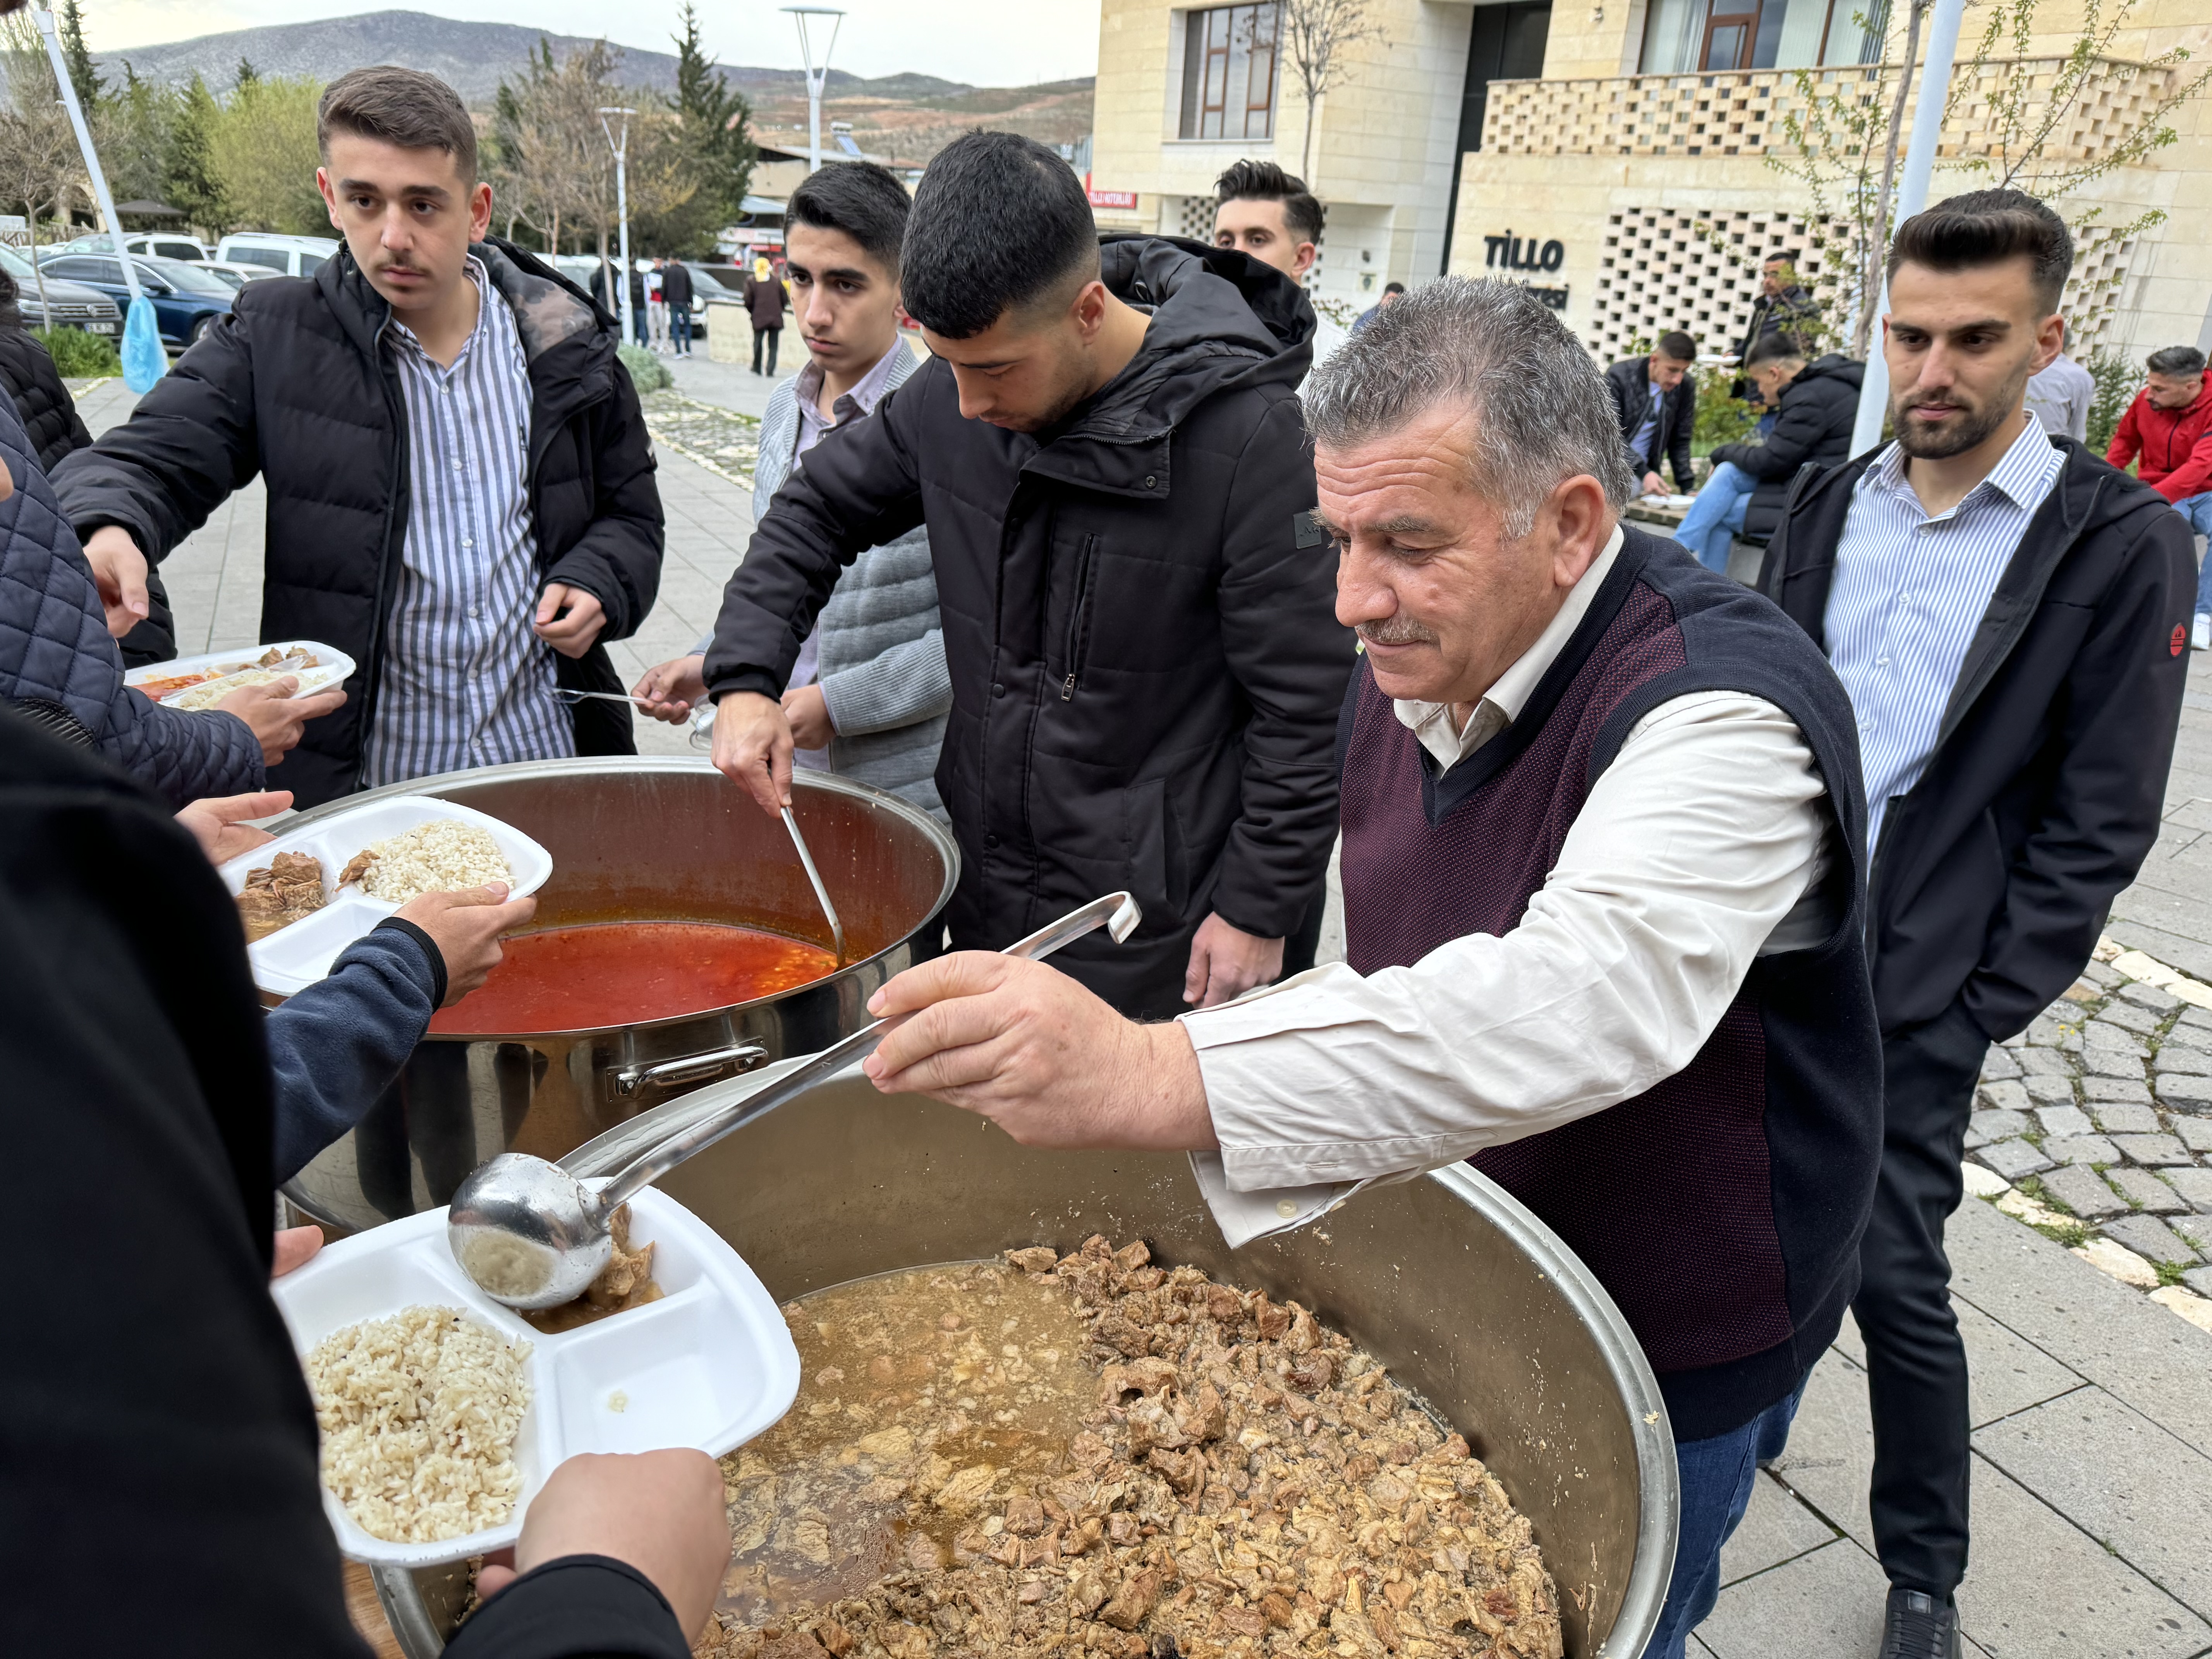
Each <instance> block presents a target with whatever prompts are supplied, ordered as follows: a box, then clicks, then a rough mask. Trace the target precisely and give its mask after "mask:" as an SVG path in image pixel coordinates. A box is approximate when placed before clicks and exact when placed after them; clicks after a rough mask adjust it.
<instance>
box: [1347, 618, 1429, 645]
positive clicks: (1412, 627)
mask: <svg viewBox="0 0 2212 1659" xmlns="http://www.w3.org/2000/svg"><path fill="white" fill-rule="evenodd" d="M1355 631H1356V632H1357V633H1358V635H1359V637H1360V638H1361V639H1362V640H1364V641H1366V642H1367V643H1368V644H1369V645H1434V644H1435V643H1436V642H1437V635H1436V630H1435V629H1432V628H1431V627H1429V626H1428V625H1427V624H1426V623H1418V622H1415V621H1414V620H1413V618H1412V617H1390V618H1389V619H1388V620H1387V621H1384V622H1378V623H1360V624H1359V626H1358V629H1356V630H1355Z"/></svg>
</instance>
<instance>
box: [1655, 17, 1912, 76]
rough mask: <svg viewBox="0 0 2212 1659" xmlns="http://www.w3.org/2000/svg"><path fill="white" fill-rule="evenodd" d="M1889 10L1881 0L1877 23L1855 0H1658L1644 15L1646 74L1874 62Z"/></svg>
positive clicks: (1876, 18)
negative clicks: (1866, 23)
mask: <svg viewBox="0 0 2212 1659" xmlns="http://www.w3.org/2000/svg"><path fill="white" fill-rule="evenodd" d="M1886 13H1887V6H1886V4H1885V3H1883V0H1876V3H1875V5H1874V7H1873V8H1872V19H1873V21H1872V26H1871V27H1861V26H1860V25H1859V23H1858V22H1857V19H1858V18H1859V17H1860V16H1861V15H1864V14H1861V13H1858V12H1857V11H1855V10H1854V9H1852V0H1652V4H1651V7H1650V10H1648V11H1647V12H1646V13H1645V14H1644V56H1643V58H1642V65H1641V67H1642V73H1644V74H1645V75H1694V74H1699V73H1711V72H1715V71H1724V70H1749V69H1804V68H1809V67H1811V66H1812V65H1814V64H1852V63H1857V64H1869V63H1873V62H1874V61H1875V59H1876V58H1879V57H1880V56H1881V39H1882V26H1883V21H1884V18H1885V15H1886Z"/></svg>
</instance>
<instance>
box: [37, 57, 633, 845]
mask: <svg viewBox="0 0 2212 1659" xmlns="http://www.w3.org/2000/svg"><path fill="white" fill-rule="evenodd" d="M321 125H322V142H323V154H324V155H325V161H326V165H325V167H324V168H323V169H322V170H321V171H320V172H319V173H318V174H317V179H318V181H319V184H320V185H321V186H322V188H323V190H324V192H325V200H326V201H327V202H328V204H329V205H330V209H331V220H332V222H333V223H334V224H337V226H339V227H340V228H342V229H343V230H344V232H345V234H346V243H347V246H345V248H343V249H342V250H341V251H340V252H339V253H338V255H337V258H333V259H331V260H330V261H328V262H327V263H326V264H324V265H323V267H322V269H321V270H319V271H318V272H317V273H316V274H315V275H314V276H313V277H312V278H305V279H300V278H289V277H284V278H277V279H276V280H273V281H270V282H265V283H252V284H250V285H249V286H248V287H247V288H246V289H245V290H244V291H243V292H241V293H240V295H238V297H237V301H236V304H235V306H234V309H233V312H232V314H231V315H230V316H229V317H228V318H225V319H222V321H221V322H220V323H218V325H216V327H215V328H214V329H212V330H211V331H210V332H209V334H208V336H207V337H206V338H205V339H204V340H203V341H201V343H199V344H198V345H197V346H195V347H193V348H192V349H191V350H190V351H188V352H186V353H185V356H184V357H183V358H182V360H181V361H179V362H178V364H177V366H176V368H174V369H173V371H172V372H171V373H170V374H168V375H167V377H165V378H164V379H163V380H161V382H160V383H159V384H157V385H156V386H155V388H154V389H153V391H151V392H149V393H148V394H147V395H146V397H145V398H144V399H143V401H142V402H141V403H140V404H139V405H138V407H137V410H136V411H134V412H133V414H132V416H131V419H130V420H129V421H128V422H125V424H123V425H122V426H119V427H118V428H115V429H114V430H112V431H111V432H108V433H106V435H103V436H102V437H101V438H100V441H99V442H97V443H96V444H94V446H93V447H91V448H90V449H86V450H81V451H79V452H78V453H76V454H74V455H71V456H70V457H69V459H67V460H65V461H64V463H63V464H62V465H61V467H60V469H59V471H58V472H57V474H56V475H55V478H54V487H55V489H56V491H57V493H58V495H59V496H60V498H61V501H62V506H63V508H64V512H65V513H67V515H68V517H69V519H70V523H71V524H72V525H73V526H75V528H76V532H77V534H78V535H79V536H80V537H81V538H83V540H84V544H85V553H86V556H87V557H88V559H89V560H90V561H91V563H92V566H93V571H94V576H95V577H96V578H97V579H98V580H99V582H100V594H101V598H102V599H103V600H105V601H106V606H107V625H108V629H109V631H110V632H111V633H114V634H117V635H122V634H125V633H127V632H128V631H129V630H130V629H131V627H132V626H134V625H135V623H136V622H137V619H138V618H139V617H143V615H144V605H145V598H144V590H143V578H144V574H145V568H146V562H147V560H148V559H149V558H151V559H153V560H155V562H159V561H160V560H161V558H163V557H165V556H167V554H168V553H169V552H171V551H172V550H173V549H174V548H175V547H176V545H177V544H178V543H179V542H180V541H182V540H183V539H184V538H185V537H186V536H188V535H190V534H191V532H193V531H194V530H196V529H197V528H198V527H199V526H200V525H202V524H203V523H204V522H205V521H206V520H207V517H208V515H209V514H210V513H211V512H212V511H214V509H215V508H216V507H217V506H219V505H220V504H221V503H222V501H223V500H224V498H225V497H226V496H228V495H229V494H230V493H231V492H232V491H233V490H234V489H238V488H240V486H241V485H243V484H245V483H246V482H247V481H248V480H250V479H251V478H252V477H254V476H255V474H256V473H258V474H260V475H261V477H263V478H264V479H265V480H266V482H267V483H268V486H269V516H268V527H267V544H268V551H267V555H266V557H267V561H268V564H267V575H266V579H265V583H264V588H263V594H262V609H261V637H262V638H263V639H264V641H276V640H286V639H312V640H318V641H322V642H323V643H325V644H327V645H331V646H334V647H337V649H339V650H341V651H343V652H345V653H347V654H348V655H349V656H351V657H352V658H353V659H354V660H355V662H356V664H357V665H358V666H357V668H356V671H355V672H354V674H353V676H352V678H350V679H349V680H348V681H347V683H346V691H347V696H348V701H347V703H346V706H345V707H344V708H342V709H340V710H339V711H338V712H337V714H334V715H331V716H330V717H328V718H326V719H325V720H320V721H319V722H318V723H317V724H316V725H314V726H312V727H310V728H309V730H308V732H307V737H306V738H305V739H304V740H303V741H302V743H301V746H300V747H299V748H298V749H297V750H295V751H294V752H293V753H292V754H291V755H290V756H289V757H288V758H287V759H286V760H285V762H284V763H283V766H282V767H281V768H279V769H276V772H274V773H272V775H270V780H269V781H270V786H271V787H283V788H288V789H289V790H291V791H292V793H293V794H294V795H295V797H296V798H297V799H298V801H299V804H300V805H302V806H311V805H318V804H319V803H321V802H324V801H327V800H331V799H335V798H337V797H338V796H342V795H345V794H349V793H352V792H353V791H355V790H356V789H360V788H363V787H375V786H377V785H380V784H386V783H395V782H398V781H403V780H404V779H407V778H410V777H420V776H423V775H428V774H431V773H436V772H445V771H452V770H458V769H462V768H466V767H474V766H485V765H492V764H496V763H501V762H508V761H520V760H538V759H549V758H554V757H561V756H566V755H572V754H583V755H606V754H629V753H633V752H635V744H634V742H633V741H632V738H631V736H630V724H629V708H627V707H626V706H625V705H623V704H622V703H620V702H605V701H599V700H593V701H588V702H581V703H579V704H577V705H576V706H575V707H574V709H573V710H572V709H570V708H568V707H566V706H564V705H563V703H562V702H561V700H560V699H559V697H558V696H556V692H557V691H604V692H617V693H618V692H620V691H621V690H622V689H623V688H622V681H621V678H620V677H619V676H618V675H617V673H616V672H615V669H614V665H613V664H612V663H611V661H610V660H609V659H608V657H607V653H606V642H607V641H610V640H618V639H622V638H624V637H626V636H627V635H629V634H631V633H634V632H635V630H636V629H637V627H638V625H639V623H641V622H643V621H644V619H645V615H646V612H647V611H648V610H650V609H651V608H652V605H653V598H654V595H655V594H656V592H658V590H659V580H660V557H661V548H662V540H663V537H662V530H661V513H660V497H659V491H658V489H656V488H655V486H654V483H653V454H652V449H651V446H650V442H649V441H648V439H647V435H646V430H645V422H644V418H643V416H642V415H641V412H640V410H639V408H638V402H637V394H636V392H635V390H634V389H633V387H632V386H631V385H630V380H629V374H627V373H626V372H625V371H624V370H623V368H622V365H621V363H620V362H619V361H618V360H617V357H616V355H615V349H616V346H617V343H618V342H617V339H616V337H615V324H614V319H612V318H611V317H610V316H608V315H607V314H606V313H605V312H603V311H601V310H599V308H597V307H594V306H593V305H592V302H591V301H589V300H587V299H586V298H585V297H584V295H582V294H581V293H580V292H578V291H577V290H576V289H574V288H573V287H571V286H570V285H569V284H568V283H566V282H563V281H562V279H561V278H560V277H559V276H556V274H555V273H554V272H553V271H552V270H550V269H548V268H547V267H546V266H545V265H544V264H540V263H539V262H538V260H537V259H535V258H532V256H530V255H529V254H527V253H525V252H522V251H521V250H520V249H519V248H515V247H513V246H510V245H508V244H507V243H505V242H502V241H501V240H498V239H497V238H496V237H494V236H491V235H489V234H488V228H489V222H490V216H491V187H490V186H489V185H487V184H484V183H482V182H481V181H479V180H478V179H477V177H476V134H475V129H474V128H473V126H471V124H470V120H469V116H468V112H467V111H466V110H465V109H464V108H463V107H462V106H461V104H460V100H459V98H458V97H457V96H455V94H454V93H453V89H452V88H449V87H447V85H446V84H445V83H444V82H441V81H439V80H437V79H436V78H435V77H434V76H428V75H423V74H419V73H417V72H416V71H414V70H400V69H392V68H388V67H386V68H378V69H370V70H355V71H354V72H353V73H352V74H350V75H347V76H341V77H340V78H339V79H338V80H337V81H336V82H332V83H331V87H330V88H329V90H328V91H326V92H325V94H324V97H323V105H322V112H321Z"/></svg>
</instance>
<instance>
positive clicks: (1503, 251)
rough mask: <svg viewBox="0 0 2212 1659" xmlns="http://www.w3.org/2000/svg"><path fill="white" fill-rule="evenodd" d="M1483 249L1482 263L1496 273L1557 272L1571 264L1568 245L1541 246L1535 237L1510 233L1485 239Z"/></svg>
mask: <svg viewBox="0 0 2212 1659" xmlns="http://www.w3.org/2000/svg"><path fill="white" fill-rule="evenodd" d="M1482 246H1483V252H1484V254H1485V255H1486V257H1485V258H1484V259H1483V262H1482V263H1483V264H1484V265H1485V266H1486V268H1487V269H1489V270H1558V269H1559V267H1560V266H1561V265H1563V264H1566V262H1567V245H1566V244H1565V242H1557V241H1553V242H1546V243H1544V244H1543V245H1542V246H1541V247H1540V246H1537V242H1536V239H1535V238H1534V237H1533V236H1529V237H1520V236H1516V235H1515V234H1513V233H1512V232H1511V231H1510V230H1509V231H1507V232H1506V233H1505V234H1504V235H1502V236H1486V237H1484V238H1483V239H1482Z"/></svg>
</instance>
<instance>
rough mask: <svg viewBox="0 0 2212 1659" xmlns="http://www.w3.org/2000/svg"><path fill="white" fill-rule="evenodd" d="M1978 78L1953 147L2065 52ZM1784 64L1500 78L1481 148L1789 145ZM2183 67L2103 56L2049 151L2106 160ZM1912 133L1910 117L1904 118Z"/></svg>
mask: <svg viewBox="0 0 2212 1659" xmlns="http://www.w3.org/2000/svg"><path fill="white" fill-rule="evenodd" d="M1802 72H1804V73H1809V74H1810V75H1812V76H1814V79H1815V81H1816V82H1817V83H1818V84H1819V86H1820V90H1821V91H1822V92H1823V93H1832V94H1842V95H1844V96H1846V97H1850V96H1853V95H1857V96H1859V97H1863V98H1868V99H1883V100H1885V101H1886V88H1885V82H1887V95H1893V94H1894V89H1895V87H1896V84H1897V82H1896V79H1895V76H1896V69H1895V66H1894V65H1885V64H1843V65H1832V66H1829V67H1826V68H1822V69H1815V70H1808V71H1802ZM2066 72H2067V61H2066V59H2064V58H1998V59H1991V60H1990V61H1987V62H1984V63H1983V64H1978V65H1970V66H1967V67H1966V68H1965V69H1962V70H1960V73H1961V74H1971V75H1972V76H1974V82H1973V85H1972V87H1971V88H1968V89H1967V91H1966V95H1965V96H1964V97H1963V98H1961V99H1960V100H1959V101H1958V104H1957V106H1956V108H1955V110H1954V113H1953V115H1952V117H1951V119H1950V120H1949V121H1948V123H1946V125H1945V126H1944V131H1943V141H1942V144H1941V145H1940V146H1939V147H1938V153H1939V154H1940V155H1943V156H1946V157H1959V156H1972V155H1988V154H1990V152H1991V151H1992V149H1994V148H1995V144H1996V140H1997V139H1998V138H1999V137H2001V135H2000V134H1999V133H1998V132H1997V131H1996V121H1995V119H1994V118H1993V115H1992V112H1991V107H1990V105H1991V100H1992V99H1993V98H1995V97H1996V96H1998V95H1999V94H2008V89H2010V90H2014V91H2016V83H2017V81H2018V79H2019V77H2021V76H2027V77H2028V79H2029V86H2028V88H2027V95H2028V98H2029V99H2030V100H2035V99H2036V98H2037V97H2038V96H2039V95H2040V96H2041V97H2043V98H2044V99H2045V100H2047V99H2048V97H2050V96H2051V95H2052V93H2053V88H2056V87H2057V84H2058V82H2059V81H2060V78H2061V76H2063V75H2065V74H2066ZM1800 73H1801V71H1799V70H1785V69H1766V70H1729V71H1727V72H1715V73H1709V74H1701V75H1620V76H1601V77H1592V78H1590V79H1587V80H1559V81H1493V82H1491V83H1490V97H1489V103H1488V107H1487V109H1486V112H1485V113H1484V116H1483V122H1482V148H1483V149H1484V150H1485V151H1487V152H1493V153H1496V154H1498V155H1764V154H1765V153H1766V152H1767V151H1768V150H1769V149H1776V148H1780V147H1783V146H1785V145H1787V144H1788V143H1789V139H1788V137H1787V135H1786V133H1785V132H1784V126H1783V121H1784V116H1785V114H1786V113H1787V112H1789V111H1790V110H1791V109H1793V108H1796V107H1797V106H1799V104H1800V103H1801V101H1802V100H1801V99H1800V97H1799V94H1798V88H1797V77H1798V76H1799V74H1800ZM2178 74H2179V71H2178V70H2175V69H2173V68H2172V67H2171V66H2166V67H2158V66H2153V65H2150V64H2138V63H2130V62H2128V61H2125V60H2124V59H2120V58H2099V59H2097V60H2096V62H2095V64H2094V67H2093V69H2092V70H2091V71H2090V73H2089V75H2088V76H2087V79H2086V80H2085V81H2083V82H2081V85H2080V87H2079V89H2078V93H2077V95H2076V96H2075V99H2074V101H2073V106H2072V108H2071V109H2070V110H2069V112H2067V116H2066V118H2065V120H2064V121H2063V124H2062V125H2061V126H2060V128H2059V130H2058V131H2054V132H2053V133H2051V136H2050V137H2049V138H2048V139H2047V140H2046V141H2045V143H2044V145H2043V149H2042V155H2043V158H2044V159H2045V161H2056V162H2062V163H2074V162H2084V161H2096V160H2098V159H2100V157H2101V156H2102V155H2104V154H2105V153H2106V151H2107V150H2108V149H2109V148H2110V147H2111V145H2112V143H2113V142H2114V141H2115V140H2116V139H2117V138H2118V137H2119V136H2120V135H2122V134H2124V133H2126V132H2128V131H2130V130H2132V129H2133V128H2134V127H2135V126H2136V125H2138V122H2139V120H2140V118H2141V116H2142V112H2143V111H2144V109H2145V107H2146V106H2155V105H2156V104H2158V103H2159V102H2160V101H2161V100H2163V99H2165V98H2166V97H2167V96H2169V95H2171V94H2172V90H2173V89H2174V87H2175V77H2176V76H2177V75H2178ZM1906 126H1907V129H1908V131H1909V130H1910V127H1911V122H1910V119H1909V118H1908V120H1907V123H1906Z"/></svg>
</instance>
